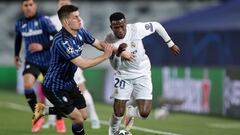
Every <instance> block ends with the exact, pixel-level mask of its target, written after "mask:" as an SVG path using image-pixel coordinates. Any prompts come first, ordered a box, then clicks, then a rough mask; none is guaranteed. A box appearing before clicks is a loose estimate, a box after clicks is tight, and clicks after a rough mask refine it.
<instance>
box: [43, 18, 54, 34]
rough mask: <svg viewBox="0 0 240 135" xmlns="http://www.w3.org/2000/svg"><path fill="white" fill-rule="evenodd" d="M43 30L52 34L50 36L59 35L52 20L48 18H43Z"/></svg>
mask: <svg viewBox="0 0 240 135" xmlns="http://www.w3.org/2000/svg"><path fill="white" fill-rule="evenodd" d="M43 29H44V31H47V32H48V33H50V35H52V36H54V35H55V34H56V33H57V30H56V27H55V26H54V24H53V23H52V21H51V20H50V18H49V17H47V16H44V17H43Z"/></svg>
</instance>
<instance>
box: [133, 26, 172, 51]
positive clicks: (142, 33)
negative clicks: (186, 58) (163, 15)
mask: <svg viewBox="0 0 240 135" xmlns="http://www.w3.org/2000/svg"><path fill="white" fill-rule="evenodd" d="M136 26H137V29H138V32H137V33H138V34H139V35H138V36H139V37H140V38H144V37H146V36H148V35H150V34H152V33H154V32H157V33H158V34H159V35H160V36H161V37H162V38H163V40H164V41H165V43H167V45H168V47H172V46H173V45H174V43H173V41H172V40H171V38H170V37H169V35H168V33H167V32H166V30H165V29H164V28H163V26H162V25H161V24H160V23H158V22H146V23H136Z"/></svg>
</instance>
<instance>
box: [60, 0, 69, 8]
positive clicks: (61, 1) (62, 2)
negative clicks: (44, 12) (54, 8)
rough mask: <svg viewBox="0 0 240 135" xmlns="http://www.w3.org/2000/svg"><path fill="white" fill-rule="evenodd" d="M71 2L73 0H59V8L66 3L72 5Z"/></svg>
mask: <svg viewBox="0 0 240 135" xmlns="http://www.w3.org/2000/svg"><path fill="white" fill-rule="evenodd" d="M70 4H71V0H59V1H58V9H60V8H61V7H62V6H64V5H70Z"/></svg>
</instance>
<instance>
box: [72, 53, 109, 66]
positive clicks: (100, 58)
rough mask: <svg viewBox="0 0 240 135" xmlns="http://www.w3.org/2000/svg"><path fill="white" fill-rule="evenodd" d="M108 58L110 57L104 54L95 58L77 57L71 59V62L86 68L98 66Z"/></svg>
mask: <svg viewBox="0 0 240 135" xmlns="http://www.w3.org/2000/svg"><path fill="white" fill-rule="evenodd" d="M106 59H108V57H107V56H106V55H104V54H103V55H100V56H98V57H96V58H93V59H83V58H76V59H73V60H71V62H73V63H74V64H75V65H77V66H78V67H80V68H81V69H85V68H89V67H93V66H96V65H97V64H100V63H101V62H103V61H104V60H106Z"/></svg>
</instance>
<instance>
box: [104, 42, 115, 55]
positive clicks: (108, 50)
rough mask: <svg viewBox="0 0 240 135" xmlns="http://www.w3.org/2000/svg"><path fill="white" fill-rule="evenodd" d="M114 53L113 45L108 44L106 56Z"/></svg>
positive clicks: (105, 48)
mask: <svg viewBox="0 0 240 135" xmlns="http://www.w3.org/2000/svg"><path fill="white" fill-rule="evenodd" d="M112 53H113V46H112V45H110V44H106V45H105V46H104V56H105V57H106V58H109V57H110V56H112Z"/></svg>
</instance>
